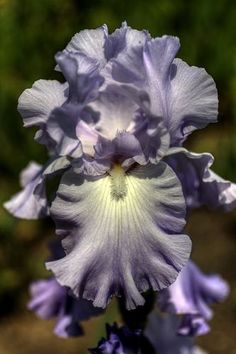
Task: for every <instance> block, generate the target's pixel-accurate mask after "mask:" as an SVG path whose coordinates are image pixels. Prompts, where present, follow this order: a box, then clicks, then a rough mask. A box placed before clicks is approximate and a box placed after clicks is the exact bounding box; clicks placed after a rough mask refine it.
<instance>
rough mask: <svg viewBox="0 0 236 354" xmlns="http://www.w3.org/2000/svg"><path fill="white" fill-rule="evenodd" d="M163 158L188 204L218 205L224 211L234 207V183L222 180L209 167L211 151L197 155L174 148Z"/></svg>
mask: <svg viewBox="0 0 236 354" xmlns="http://www.w3.org/2000/svg"><path fill="white" fill-rule="evenodd" d="M165 161H166V162H167V163H168V164H169V165H170V166H171V167H172V169H173V170H174V171H175V173H176V174H177V176H178V178H179V180H180V181H181V183H182V188H183V192H184V196H185V199H186V203H187V205H188V207H190V208H196V207H199V206H201V205H207V206H209V207H211V208H217V207H221V208H223V209H224V210H225V211H228V210H232V209H233V208H235V206H236V184H235V183H232V182H230V181H227V180H224V179H223V178H221V177H220V176H218V175H217V174H216V173H214V172H213V171H212V170H211V169H210V167H211V165H212V164H213V161H214V159H213V157H212V155H211V154H208V153H203V154H196V153H193V152H190V151H187V150H186V149H182V148H180V149H178V148H176V149H172V152H170V153H169V155H168V156H167V157H165Z"/></svg>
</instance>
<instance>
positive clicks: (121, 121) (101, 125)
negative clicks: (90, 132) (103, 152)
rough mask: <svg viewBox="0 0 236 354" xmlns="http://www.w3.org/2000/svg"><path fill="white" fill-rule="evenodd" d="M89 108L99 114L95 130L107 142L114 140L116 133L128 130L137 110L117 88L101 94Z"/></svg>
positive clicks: (128, 98) (124, 93)
mask: <svg viewBox="0 0 236 354" xmlns="http://www.w3.org/2000/svg"><path fill="white" fill-rule="evenodd" d="M90 106H91V107H92V108H93V110H94V111H95V112H96V111H97V112H99V113H100V119H99V121H98V123H97V124H95V129H96V130H97V131H98V132H99V133H100V134H101V135H103V136H104V137H105V138H106V139H109V140H112V139H114V138H115V137H116V135H117V133H118V132H122V131H125V130H128V129H129V126H130V124H131V123H132V120H133V119H134V118H135V112H136V110H137V108H138V106H137V105H136V104H135V103H134V102H133V101H132V100H131V99H130V97H127V95H126V92H122V89H121V88H120V87H119V86H117V87H114V86H113V87H112V88H110V89H109V88H107V89H106V91H103V92H101V93H100V95H99V97H98V99H97V100H96V101H95V102H93V103H92V104H91V105H90Z"/></svg>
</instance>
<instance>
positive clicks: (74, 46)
mask: <svg viewBox="0 0 236 354" xmlns="http://www.w3.org/2000/svg"><path fill="white" fill-rule="evenodd" d="M107 37H108V30H107V26H106V25H103V26H101V27H99V28H96V29H91V30H87V29H86V30H83V31H80V32H79V33H76V34H75V35H74V36H73V37H72V39H71V41H70V42H69V44H68V45H67V46H66V50H67V51H69V52H74V53H76V52H80V53H83V54H85V55H86V56H88V57H89V58H92V59H96V60H98V61H99V63H100V66H104V65H105V64H106V61H107V60H106V58H105V52H104V47H105V43H106V39H107Z"/></svg>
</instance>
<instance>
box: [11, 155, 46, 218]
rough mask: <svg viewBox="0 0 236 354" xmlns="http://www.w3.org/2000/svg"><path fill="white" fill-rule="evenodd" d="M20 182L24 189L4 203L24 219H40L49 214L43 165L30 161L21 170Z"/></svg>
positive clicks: (14, 213) (15, 214) (13, 212)
mask: <svg viewBox="0 0 236 354" xmlns="http://www.w3.org/2000/svg"><path fill="white" fill-rule="evenodd" d="M20 183H21V186H22V187H23V189H22V191H20V192H19V193H17V194H15V195H14V196H13V197H12V198H11V199H10V200H9V201H8V202H6V203H4V207H5V208H6V209H7V210H8V211H9V212H10V213H11V214H13V215H14V216H16V217H18V218H23V219H38V218H39V217H43V216H46V215H48V206H47V199H46V191H45V184H44V176H43V167H42V166H41V165H39V164H37V163H36V162H30V163H29V164H28V165H27V166H26V168H25V169H24V170H23V171H22V172H21V175H20Z"/></svg>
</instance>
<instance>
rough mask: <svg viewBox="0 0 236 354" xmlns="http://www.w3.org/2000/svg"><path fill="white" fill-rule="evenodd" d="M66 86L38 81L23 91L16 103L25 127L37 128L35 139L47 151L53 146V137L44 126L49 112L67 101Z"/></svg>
mask: <svg viewBox="0 0 236 354" xmlns="http://www.w3.org/2000/svg"><path fill="white" fill-rule="evenodd" d="M67 95H68V84H67V83H64V84H61V83H60V82H58V81H56V80H38V81H36V82H35V83H34V84H33V86H32V88H31V89H27V90H25V91H24V92H23V93H22V94H21V96H20V97H19V101H18V111H19V112H20V114H21V116H22V118H23V121H24V126H25V127H32V126H38V127H40V130H39V131H38V132H37V133H36V136H35V139H36V140H37V141H38V142H39V143H41V144H44V145H46V146H47V147H48V148H49V149H50V148H52V147H53V146H54V139H53V136H50V135H49V134H48V132H47V130H46V124H47V121H48V118H49V116H50V114H51V112H52V111H53V110H54V109H55V108H56V107H60V106H61V105H62V104H63V103H64V102H65V101H66V99H67Z"/></svg>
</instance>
